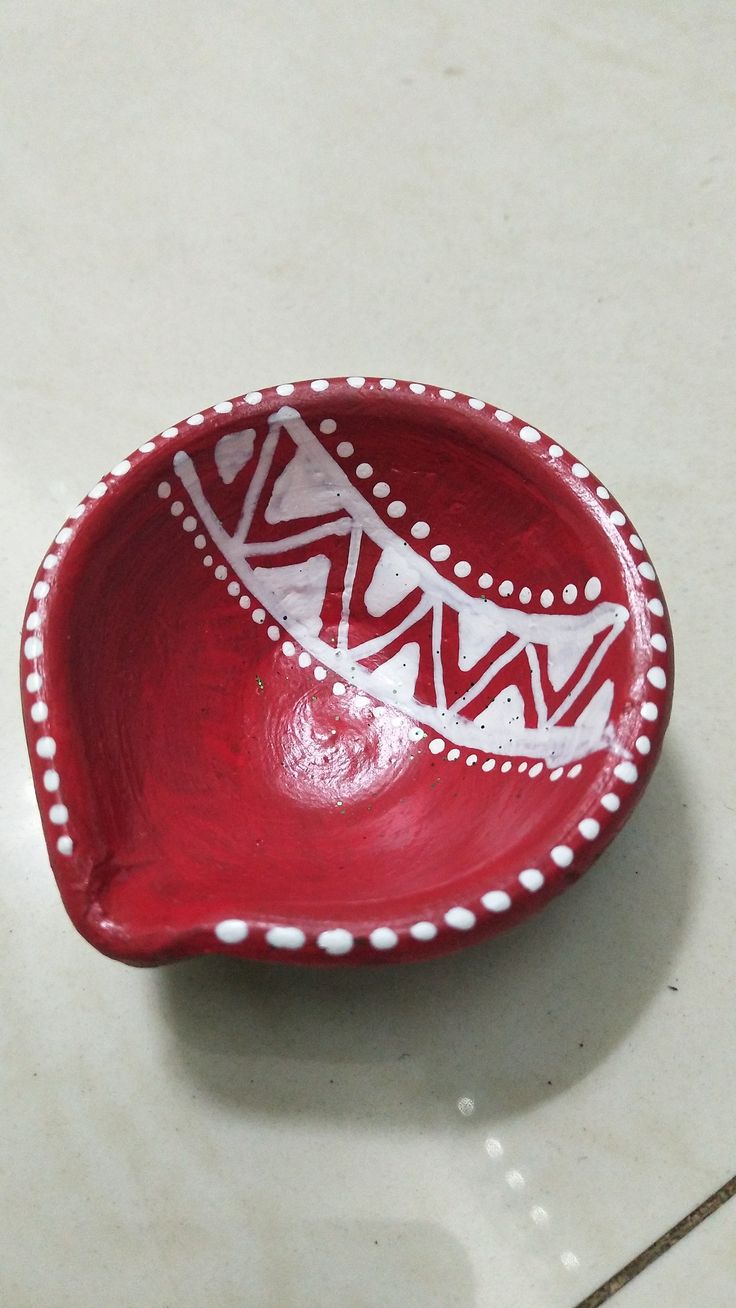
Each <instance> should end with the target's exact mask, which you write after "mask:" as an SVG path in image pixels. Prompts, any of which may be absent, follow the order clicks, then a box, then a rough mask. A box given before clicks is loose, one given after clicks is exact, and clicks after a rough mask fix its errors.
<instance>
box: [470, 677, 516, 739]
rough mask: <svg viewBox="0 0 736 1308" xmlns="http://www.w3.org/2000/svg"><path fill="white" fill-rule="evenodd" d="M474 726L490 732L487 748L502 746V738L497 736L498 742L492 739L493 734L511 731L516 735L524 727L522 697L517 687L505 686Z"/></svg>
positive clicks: (480, 714) (479, 716)
mask: <svg viewBox="0 0 736 1308" xmlns="http://www.w3.org/2000/svg"><path fill="white" fill-rule="evenodd" d="M475 723H476V726H478V727H485V729H486V731H489V730H490V732H491V735H490V737H489V739H488V748H489V749H497V748H498V745H499V744H504V743H505V741H504V738H503V736H502V735H500V736H499V740H498V741H496V740H495V739H494V736H493V733H494V732H499V733H503V732H506V731H512V732H514V733H515V734H516V733H518V731H519V728H520V727H523V726H524V697H523V695H522V693H521V691H520V690H519V687H518V686H507V687H506V689H505V690H502V691H501V693H500V695H497V696H496V698H495V699H494V700H493V703H492V704H489V705H488V708H487V709H484V710H483V712H482V713H479V714H478V716H477V718H476V719H475Z"/></svg>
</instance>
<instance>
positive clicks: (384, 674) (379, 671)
mask: <svg viewBox="0 0 736 1308" xmlns="http://www.w3.org/2000/svg"><path fill="white" fill-rule="evenodd" d="M418 675H419V645H418V644H417V642H416V641H415V640H412V641H409V643H408V644H407V645H404V646H402V648H401V649H400V650H399V652H398V654H394V655H393V656H392V658H390V659H387V660H386V662H385V663H382V664H381V666H380V668H376V670H375V672H372V673H371V677H370V681H371V690H372V691H374V693H375V694H376V695H378V697H379V698H380V699H382V700H383V701H384V703H386V704H395V705H396V706H397V708H402V707H403V706H404V705H406V704H409V703H411V700H412V697H413V695H414V687H415V686H416V684H417V676H418ZM374 688H375V690H374Z"/></svg>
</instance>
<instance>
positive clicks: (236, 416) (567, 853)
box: [22, 377, 672, 964]
mask: <svg viewBox="0 0 736 1308" xmlns="http://www.w3.org/2000/svg"><path fill="white" fill-rule="evenodd" d="M22 678H23V681H22V685H23V705H24V711H25V723H26V733H27V737H28V745H29V750H30V755H31V762H32V766H33V774H34V781H35V785H36V792H37V796H38V801H39V806H40V809H41V814H42V818H43V825H44V832H45V836H46V841H47V845H48V848H49V854H50V858H51V864H52V866H53V869H54V873H55V875H56V879H57V881H58V884H59V889H60V891H61V895H62V898H63V900H64V903H65V905H66V908H67V911H68V912H69V915H70V916H71V918H72V920H73V922H74V924H75V925H76V926H77V928H78V929H79V931H81V933H82V934H83V935H84V936H85V937H86V938H87V939H88V940H89V941H91V943H92V944H94V945H95V946H96V947H97V948H98V949H100V950H102V951H103V953H106V954H109V955H110V956H111V957H113V958H118V959H121V960H124V961H125V962H128V963H138V964H153V963H163V962H168V961H171V960H174V959H179V958H184V957H187V956H189V955H193V954H201V953H212V952H222V953H230V954H232V953H234V954H238V955H242V956H244V957H249V958H261V959H264V958H271V959H274V958H275V959H279V958H280V959H288V960H289V961H295V962H303V963H325V962H333V963H341V964H357V963H369V962H378V961H387V960H399V959H402V960H409V959H419V958H428V957H430V956H432V955H434V954H440V953H444V952H446V951H448V950H451V949H456V948H458V947H459V946H460V945H462V944H466V943H467V942H469V941H473V940H478V939H480V938H481V937H483V936H488V935H492V934H494V933H495V932H498V931H501V930H503V929H504V928H506V927H508V926H510V925H511V924H512V923H514V922H518V921H519V920H520V919H521V918H523V917H526V916H527V915H528V914H530V913H533V912H535V911H536V910H537V909H539V908H540V907H541V906H542V905H543V904H544V903H545V902H546V901H547V900H548V899H550V898H551V896H552V895H555V894H557V893H558V892H559V891H560V890H562V889H564V888H565V886H567V885H569V884H570V883H571V882H574V881H575V880H576V879H577V878H578V877H579V876H580V875H581V873H582V872H584V871H585V869H586V868H587V867H588V866H589V865H590V863H591V862H592V860H593V859H594V858H595V857H596V856H597V855H598V854H599V853H600V851H601V850H602V849H603V848H604V847H605V845H606V844H607V843H608V841H609V840H610V839H611V837H612V836H613V835H614V834H615V832H616V831H617V830H618V829H619V827H620V826H621V825H622V823H623V822H624V821H625V820H626V818H627V817H628V816H629V814H630V812H631V810H632V808H633V807H634V804H635V803H636V800H637V799H638V797H639V795H640V794H641V792H642V790H643V788H644V786H645V785H646V783H647V780H648V779H649V776H650V775H651V771H652V768H653V766H654V763H655V761H656V759H657V756H658V754H659V750H660V746H661V743H662V737H663V734H664V730H665V727H666V724H667V720H668V717H669V712H670V699H671V685H672V656H671V639H670V627H669V622H668V618H667V613H666V609H665V605H664V601H663V598H662V593H661V591H660V588H659V585H658V583H657V578H656V576H655V573H654V569H653V568H652V565H651V563H650V562H649V560H648V558H647V555H646V552H645V550H644V546H643V545H642V542H641V540H640V538H639V536H638V535H637V534H636V533H635V531H634V529H633V527H632V526H631V524H630V523H629V522H628V521H627V519H626V517H625V516H624V514H623V512H622V511H621V509H620V508H619V507H618V505H617V504H616V502H615V501H614V500H613V498H612V496H611V495H610V493H609V491H608V490H607V489H606V488H605V486H602V485H601V484H600V483H599V482H598V480H597V479H596V478H595V477H594V476H593V475H592V474H591V473H590V472H589V471H588V469H587V468H586V467H584V466H583V465H582V464H581V463H578V462H577V460H575V459H574V458H573V457H572V456H571V455H569V454H568V453H567V452H566V451H565V450H564V449H562V447H561V446H560V445H557V444H555V443H554V442H553V441H551V440H550V439H549V438H548V437H546V436H544V435H543V434H542V433H540V432H539V431H537V430H536V429H535V428H533V427H529V426H526V425H525V424H524V423H523V422H520V421H519V420H518V419H516V418H513V417H512V416H511V414H510V413H506V412H504V411H502V410H500V409H495V410H494V408H493V407H492V406H490V405H487V404H485V403H483V401H481V400H476V399H472V398H469V397H468V396H465V395H458V394H456V393H455V392H454V391H450V390H440V389H438V388H436V387H434V386H424V385H420V384H419V383H416V382H412V383H410V384H408V383H405V382H396V381H393V380H391V379H387V378H383V379H380V380H379V379H373V378H362V377H348V378H347V379H346V380H344V379H338V380H332V381H326V380H319V381H312V382H300V383H297V384H296V385H286V386H277V387H276V388H275V389H272V390H268V391H263V392H260V391H254V392H250V393H249V394H248V395H245V396H243V397H241V398H239V399H236V400H233V401H228V402H226V403H223V404H216V405H215V406H214V407H213V408H211V409H208V410H207V411H206V412H204V413H196V414H194V415H193V416H192V417H191V418H188V419H186V420H185V421H184V422H182V423H180V424H179V425H178V426H177V427H170V428H168V429H167V430H166V431H164V432H162V433H161V434H160V435H159V436H157V437H156V438H155V439H154V440H151V441H148V442H146V444H144V445H141V446H140V447H139V449H138V450H137V451H135V452H134V453H133V454H132V455H130V457H129V458H127V459H124V460H123V462H122V463H119V464H118V465H117V467H115V468H113V470H112V472H111V473H110V474H109V475H108V476H107V477H105V479H104V480H103V481H100V482H99V483H98V484H97V485H96V486H95V487H93V489H92V490H91V491H90V493H89V495H88V497H87V498H86V499H85V500H84V501H83V502H82V503H81V504H80V505H78V506H77V508H76V509H74V510H73V512H72V514H71V516H70V518H69V520H68V522H67V524H66V525H65V526H64V527H63V528H62V529H61V531H60V532H59V534H58V535H57V537H56V539H55V542H54V545H53V546H52V547H51V550H50V552H49V554H48V555H47V556H46V558H45V559H44V561H43V563H42V565H41V568H40V569H39V572H38V574H37V578H36V581H35V583H34V586H33V589H32V593H31V598H30V601H29V606H28V609H27V613H26V619H25V631H24V642H23V651H22Z"/></svg>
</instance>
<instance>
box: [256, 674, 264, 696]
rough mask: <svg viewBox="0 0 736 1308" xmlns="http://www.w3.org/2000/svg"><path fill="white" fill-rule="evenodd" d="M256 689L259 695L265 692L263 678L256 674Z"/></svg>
mask: <svg viewBox="0 0 736 1308" xmlns="http://www.w3.org/2000/svg"><path fill="white" fill-rule="evenodd" d="M256 691H257V693H258V694H259V695H262V694H263V678H262V677H259V676H258V674H256Z"/></svg>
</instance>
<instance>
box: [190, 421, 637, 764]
mask: <svg viewBox="0 0 736 1308" xmlns="http://www.w3.org/2000/svg"><path fill="white" fill-rule="evenodd" d="M284 431H285V432H286V433H287V434H288V437H289V438H290V439H291V441H292V442H293V445H294V454H293V456H292V458H291V460H290V462H289V463H288V464H287V466H286V468H285V470H284V472H282V473H281V475H280V477H279V478H278V480H277V482H276V485H275V487H274V490H273V493H272V495H271V499H270V501H269V504H268V506H267V508H266V512H265V517H266V521H267V522H269V523H278V522H287V521H293V520H294V518H297V517H302V518H304V517H310V516H312V517H314V516H319V515H323V514H326V513H334V512H337V511H342V512H341V516H339V517H336V518H333V519H332V520H331V521H329V522H327V523H323V524H319V525H317V526H314V527H312V528H309V529H307V530H304V531H301V532H297V533H295V534H292V535H284V536H283V537H281V538H280V539H279V540H273V541H260V542H259V541H256V540H253V539H252V538H251V537H250V531H251V527H252V523H253V518H254V515H255V513H256V509H257V506H258V501H259V498H260V496H261V493H262V491H263V488H264V485H265V483H266V480H267V477H268V474H269V471H270V468H271V464H272V461H273V458H274V455H275V452H276V446H277V443H278V441H279V439H280V438H281V433H282V432H284ZM245 435H246V433H242V434H241V433H236V434H235V435H231V436H226V437H224V438H223V441H222V442H221V443H222V444H223V449H222V451H221V452H220V455H221V457H218V452H217V451H216V462H217V465H218V468H219V470H220V475H221V477H222V479H223V480H224V481H226V482H231V481H232V480H233V479H234V477H235V476H236V475H237V472H238V471H239V470H240V467H242V466H244V464H245V462H247V460H248V458H249V457H250V454H251V451H252V448H253V442H252V439H251V440H250V441H247V442H241V444H243V450H242V453H239V452H238V441H237V439H236V438H237V437H238V436H245ZM248 435H250V434H248ZM225 442H228V444H227V447H225V444H224V443H225ZM218 448H219V447H218ZM233 460H234V462H233ZM174 468H175V471H176V475H177V476H178V478H179V480H180V481H181V483H182V486H183V487H184V489H185V490H186V492H187V493H188V495H189V497H190V499H191V501H192V504H193V505H194V507H195V508H196V510H197V512H198V513H199V515H200V518H201V520H202V523H203V524H204V526H205V528H206V529H207V531H208V532H209V535H210V537H211V539H212V541H213V542H214V544H215V545H216V546H217V547H218V549H219V550H220V551H221V553H222V554H223V556H224V557H225V558H226V559H227V561H228V563H229V564H230V567H231V568H232V570H233V572H234V573H235V574H236V575H237V576H238V577H239V578H240V580H241V581H242V582H243V584H244V585H245V586H246V587H247V588H248V589H249V590H250V592H251V593H252V594H253V595H254V596H256V598H257V599H258V600H259V601H260V603H261V604H262V605H263V606H264V608H266V609H267V610H268V611H269V612H270V613H271V614H272V616H273V617H274V618H275V619H276V620H277V621H279V622H282V623H283V624H284V626H285V627H286V629H287V630H288V632H289V634H290V635H291V636H292V637H293V638H294V639H295V640H297V641H298V642H299V643H300V644H301V645H302V646H303V648H304V649H305V650H307V651H308V653H309V654H310V655H312V657H313V658H315V659H317V660H319V661H320V662H321V663H322V664H324V665H325V667H328V668H330V669H331V670H332V671H333V672H334V673H336V674H337V675H338V676H340V677H341V678H343V680H346V681H350V682H351V683H352V684H353V685H354V686H356V687H358V688H359V689H360V690H362V691H367V692H368V693H369V694H371V695H373V696H375V697H376V698H377V699H379V700H381V701H382V702H384V703H387V704H390V705H391V706H392V707H394V708H400V709H402V710H403V711H404V712H406V713H407V714H408V715H409V716H411V717H412V718H414V719H415V720H416V721H417V722H419V723H422V724H423V725H424V726H425V727H428V728H430V729H431V730H432V731H434V732H437V733H439V734H440V735H442V736H445V737H446V738H447V739H448V740H451V741H452V742H453V743H455V744H457V745H461V746H464V747H467V748H470V749H477V750H480V751H482V752H483V753H494V754H501V755H512V756H524V757H527V758H538V759H543V760H544V761H545V762H546V763H547V764H548V766H550V767H552V766H555V765H557V764H564V763H569V762H571V761H572V760H574V759H577V758H583V757H585V756H586V755H588V754H591V753H593V752H594V751H595V750H598V749H601V748H604V747H606V746H608V747H610V746H612V745H614V744H615V742H614V740H613V736H612V731H611V728H610V727H609V725H608V716H609V713H610V705H611V701H612V696H613V683H612V682H611V681H606V682H604V683H603V685H602V686H600V687H599V689H598V691H597V692H596V694H595V695H594V697H593V699H592V700H591V701H590V702H589V703H588V705H587V707H586V708H585V710H584V711H583V712H582V713H581V714H580V716H579V718H578V719H577V721H576V722H575V723H574V724H573V725H572V726H560V725H559V724H560V719H561V718H563V717H564V715H565V714H566V713H568V712H569V710H570V709H571V707H572V706H573V705H574V703H575V701H576V700H577V699H578V698H579V696H580V695H581V693H582V692H583V690H584V689H585V688H586V686H587V685H588V684H589V682H590V680H591V678H592V677H593V676H594V674H595V672H596V671H597V669H598V667H599V666H600V664H601V662H602V660H603V659H604V657H605V655H606V653H607V651H608V649H609V648H610V646H611V645H612V644H613V642H614V640H615V639H616V637H617V636H618V635H619V634H620V633H621V631H622V630H623V628H624V625H625V623H626V621H627V619H628V616H629V615H628V611H627V610H626V609H625V608H624V607H623V606H622V605H620V604H611V603H605V602H604V603H600V604H597V605H596V606H595V607H594V608H593V609H591V611H590V612H589V613H586V614H575V615H572V614H550V613H534V612H528V611H521V610H517V609H513V608H502V607H501V606H500V605H498V604H495V603H494V602H493V601H491V600H489V599H487V598H485V597H484V598H476V597H473V596H470V595H467V594H466V592H465V591H464V590H462V589H461V588H460V587H459V586H456V585H455V584H454V583H453V582H452V581H450V580H448V579H447V578H445V577H443V576H441V575H440V573H438V572H437V570H436V569H435V568H434V567H433V565H432V564H431V563H430V562H429V561H428V560H427V559H425V558H424V557H423V556H422V555H420V554H418V553H417V552H416V550H414V549H413V548H412V547H411V546H410V545H408V543H407V542H406V541H405V540H403V539H402V538H401V537H400V536H399V535H397V533H396V532H394V531H393V530H392V529H391V528H390V527H389V526H387V525H386V523H385V522H384V521H383V520H382V519H381V518H380V517H379V515H378V514H377V513H376V511H375V509H373V508H372V506H371V505H370V504H369V503H368V502H367V501H366V499H365V498H364V497H363V495H361V493H360V491H359V490H358V489H357V488H356V487H355V486H353V484H352V482H351V481H350V480H349V478H348V477H347V476H346V474H345V473H344V472H343V470H342V468H341V467H340V466H339V465H338V464H337V463H336V462H335V460H334V459H333V458H332V456H331V454H329V453H328V451H327V450H325V449H324V448H323V446H322V445H321V443H320V441H319V440H318V438H317V437H316V436H315V435H314V433H313V432H312V431H311V430H310V429H309V427H308V426H307V425H306V423H305V422H304V421H303V419H302V418H301V416H300V414H299V413H298V412H297V410H296V409H293V408H290V407H288V406H284V407H283V408H281V409H279V410H278V412H276V413H273V414H272V415H271V416H270V418H269V431H268V435H267V437H266V439H265V441H264V443H263V446H262V448H261V452H260V455H259V458H258V462H257V465H256V468H255V471H254V473H253V475H252V477H251V481H250V484H249V486H248V489H247V492H246V494H245V497H244V500H243V505H242V509H241V513H240V519H239V521H238V525H237V527H236V529H235V531H234V532H233V533H232V535H231V534H230V533H229V532H228V531H226V530H225V528H224V527H223V525H222V522H221V521H220V519H219V518H218V516H217V514H216V512H215V511H214V509H213V508H212V506H211V504H210V503H209V501H208V499H207V497H206V495H205V493H204V490H203V487H202V483H201V481H200V478H199V476H198V473H197V470H196V468H195V465H194V463H193V461H192V459H191V458H190V456H189V455H188V454H186V453H185V452H184V451H179V452H178V453H177V454H176V455H175V458H174ZM363 535H365V536H367V537H369V538H370V540H372V541H373V542H374V544H375V545H377V546H378V547H379V549H380V550H381V558H380V559H379V563H378V565H377V566H376V569H375V572H374V576H373V580H372V582H371V583H370V585H369V586H368V588H367V590H366V593H365V604H366V609H367V611H368V613H369V614H370V615H372V616H373V617H378V616H381V615H382V614H384V613H386V612H388V611H389V610H390V608H392V607H393V605H394V604H396V603H397V602H398V601H399V600H400V599H402V598H404V597H405V596H406V595H407V594H409V593H411V592H412V591H413V590H415V589H417V588H419V589H420V590H421V598H420V599H419V601H418V603H417V604H416V606H415V607H414V609H413V610H412V612H411V613H410V614H408V616H407V617H405V618H404V619H403V621H402V622H401V623H399V624H398V625H397V626H395V627H394V628H393V629H392V630H391V631H389V632H387V633H386V634H385V635H380V636H376V637H374V638H373V639H368V640H363V641H361V643H360V644H359V645H354V646H352V647H351V646H349V632H350V606H351V599H352V592H353V586H354V582H355V575H356V571H357V566H358V558H359V554H360V545H361V540H362V537H363ZM329 536H349V538H350V540H349V549H348V561H347V566H346V570H345V575H344V582H343V594H342V617H341V621H340V624H339V628H338V633H337V644H336V646H333V645H331V644H328V643H327V642H326V641H324V640H322V639H320V636H319V631H320V628H321V625H322V622H321V617H320V613H321V609H322V603H323V600H324V593H325V585H326V581H327V570H328V567H329V562H328V560H327V558H326V557H325V556H324V555H320V554H319V553H318V551H316V550H315V554H314V555H313V556H311V557H310V558H309V559H308V560H307V562H306V563H305V564H301V565H297V566H295V565H289V566H286V567H282V568H279V567H278V566H275V567H268V566H260V567H252V566H251V564H250V563H249V559H251V558H253V557H254V556H257V557H259V558H265V557H266V556H273V557H274V559H277V558H278V556H279V554H284V553H286V552H287V551H290V550H293V549H294V548H296V547H302V546H309V545H315V546H316V545H317V543H318V542H319V541H320V540H323V539H325V538H327V537H329ZM325 565H326V566H325ZM287 604H288V606H289V608H290V609H291V612H290V614H289V615H287V619H286V620H284V616H283V615H284V608H285V606H286V605H287ZM445 606H447V607H448V608H450V609H454V610H455V612H456V614H457V617H458V624H459V633H460V667H461V668H468V667H472V666H473V664H474V663H475V662H476V661H477V660H478V659H479V658H480V657H482V655H483V654H484V653H486V652H488V651H489V650H490V649H491V648H492V647H493V645H494V644H495V643H496V642H497V641H498V640H499V639H500V638H502V637H504V636H506V635H509V634H510V635H512V636H513V637H514V638H515V639H514V643H513V645H512V646H511V647H510V648H509V649H507V650H505V651H504V652H503V653H502V654H501V655H499V656H498V657H497V658H496V659H494V660H493V662H492V663H491V664H490V665H489V667H488V668H486V670H485V671H484V672H483V674H482V675H481V676H480V677H479V678H478V680H477V681H476V682H475V683H474V684H473V685H472V686H471V687H470V688H469V689H468V690H466V691H465V693H464V694H463V695H461V696H460V697H459V698H458V699H456V700H455V701H454V702H453V703H451V704H448V703H447V696H446V693H445V678H444V669H443V663H442V652H441V629H442V613H443V608H444V607H445ZM430 612H431V613H432V624H433V627H432V652H433V670H434V685H435V697H436V704H435V705H428V704H423V703H421V702H419V701H418V700H417V699H416V698H415V696H414V686H415V681H416V675H417V671H418V660H419V646H418V645H417V644H416V643H413V644H412V643H407V644H406V645H404V646H403V648H402V649H401V650H400V652H399V654H398V655H394V657H393V658H391V659H389V660H388V661H387V662H385V663H383V664H382V665H381V666H379V667H378V668H376V669H373V670H371V669H369V668H365V667H361V666H360V664H359V662H358V660H365V659H368V658H370V657H372V656H374V655H375V654H378V653H380V652H381V651H382V650H383V649H385V648H386V647H387V646H389V645H391V644H393V643H394V642H395V641H396V640H397V639H399V638H400V636H401V635H402V634H403V633H404V632H405V631H409V629H410V628H411V627H412V626H414V625H415V624H416V623H417V622H418V621H419V620H420V619H421V618H422V617H423V616H424V615H426V614H427V613H430ZM602 632H605V633H606V634H605V636H604V637H603V639H602V640H601V642H600V643H599V645H598V648H597V649H596V651H595V653H594V654H593V655H592V656H591V657H589V658H587V661H586V654H587V652H588V650H589V648H590V645H591V642H592V641H593V639H594V638H595V636H597V635H599V634H600V633H602ZM539 646H546V649H547V659H548V668H549V675H550V680H551V682H552V684H553V686H554V685H555V684H558V685H559V686H562V685H564V684H565V683H566V682H567V681H568V679H569V678H570V677H571V676H572V675H573V673H574V672H575V670H576V669H578V668H581V670H580V676H579V677H578V679H577V681H576V682H575V684H574V685H573V687H572V689H571V690H570V691H569V693H568V694H567V695H566V697H565V699H564V700H563V701H562V703H561V704H560V705H559V706H558V707H557V708H556V709H555V710H554V712H552V713H551V714H548V711H547V706H546V704H545V701H544V696H543V693H542V687H541V680H540V672H539V659H538V654H537V647H539ZM522 652H523V653H525V655H526V657H527V659H528V661H529V667H530V672H531V685H532V693H533V697H534V707H535V712H536V715H537V721H538V723H539V725H537V726H534V727H529V726H526V724H525V723H524V720H523V712H524V708H523V699H522V696H521V694H520V692H519V691H518V689H517V688H516V687H509V688H508V690H507V691H506V692H504V696H505V699H504V704H500V703H499V700H498V699H497V700H496V701H494V703H493V704H491V706H490V708H487V709H486V710H485V711H484V712H483V713H480V714H479V715H478V717H477V718H475V719H472V718H469V717H466V716H461V712H462V711H463V710H467V707H468V705H469V704H470V703H472V701H473V700H474V699H475V698H476V697H477V696H478V695H479V694H480V693H481V692H482V691H483V690H484V689H485V687H486V686H487V685H488V684H489V683H490V682H491V681H492V680H493V678H494V677H495V676H496V675H497V674H498V673H499V672H500V671H501V669H502V668H503V667H504V666H505V665H506V664H507V663H510V662H511V661H512V660H513V659H515V658H516V657H517V655H519V654H521V653H522ZM583 663H584V666H583V667H581V665H582V664H583ZM509 692H512V693H509ZM513 692H515V693H513ZM499 699H500V697H499ZM508 704H510V705H511V707H510V708H509V707H507V705H508Z"/></svg>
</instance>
